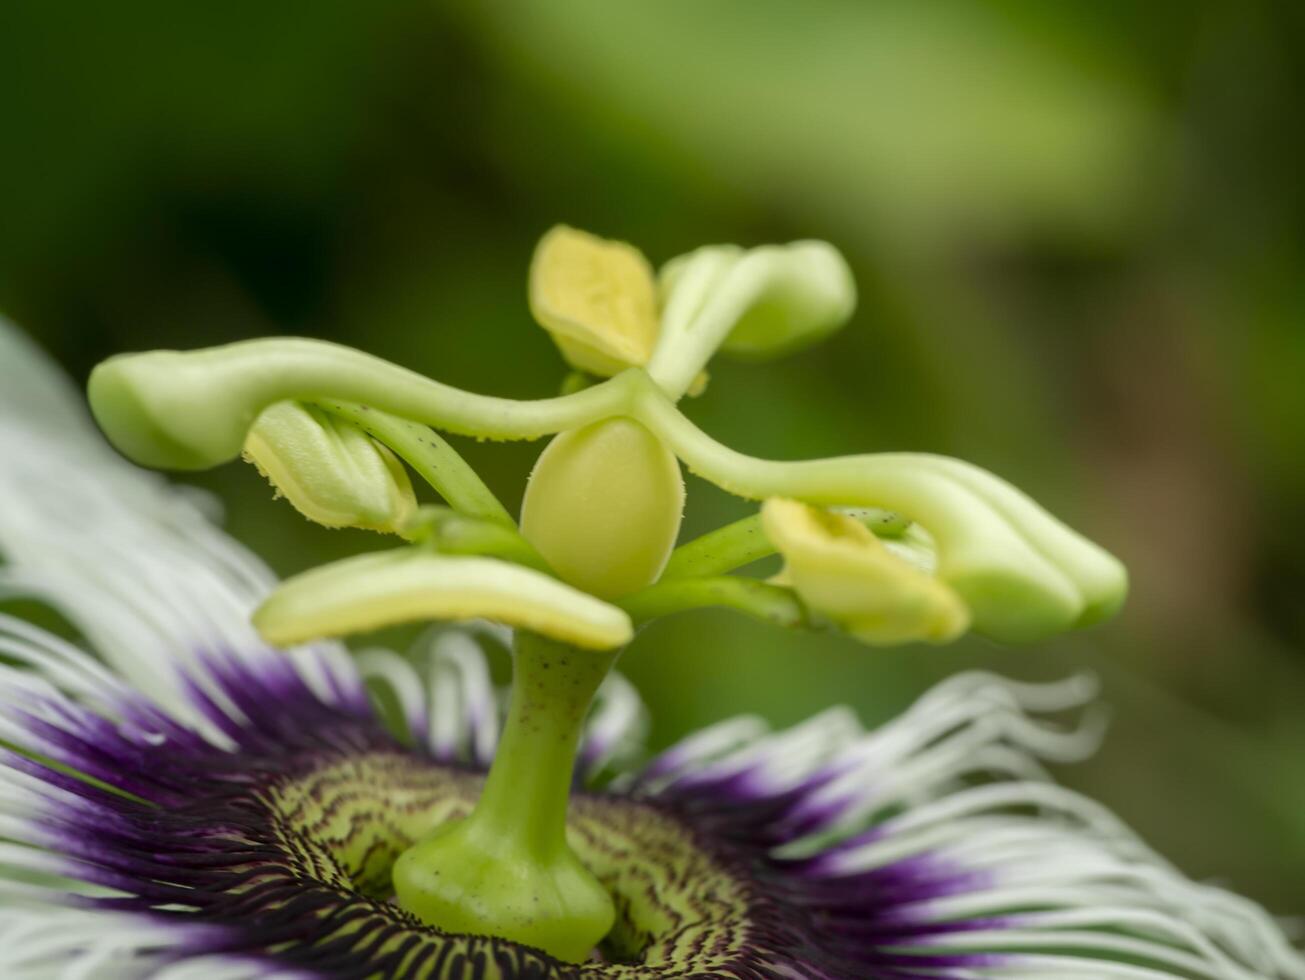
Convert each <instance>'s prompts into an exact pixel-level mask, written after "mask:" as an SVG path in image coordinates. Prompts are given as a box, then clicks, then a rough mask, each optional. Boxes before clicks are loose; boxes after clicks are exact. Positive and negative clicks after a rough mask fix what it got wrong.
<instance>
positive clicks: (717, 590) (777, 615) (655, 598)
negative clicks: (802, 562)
mask: <svg viewBox="0 0 1305 980" xmlns="http://www.w3.org/2000/svg"><path fill="white" fill-rule="evenodd" d="M616 604H617V605H618V606H620V607H621V608H622V609H624V610H625V611H626V612H627V613H629V614H630V618H631V619H632V620H633V621H634V622H635V624H636V625H638V624H639V623H646V622H648V621H649V620H653V619H657V618H658V617H660V616H668V615H670V614H671V613H677V612H684V611H686V610H689V609H702V608H705V607H708V606H719V607H722V608H726V609H733V610H735V611H737V612H741V613H746V614H747V615H749V616H754V617H756V618H757V619H761V620H764V621H766V622H768V623H772V624H774V625H776V626H783V627H786V628H795V627H799V626H807V625H809V622H808V617H807V612H806V609H805V608H804V607H803V605H802V602H801V600H800V599H798V597H797V595H796V594H794V592H793V590H792V589H787V588H784V587H782V586H778V585H772V584H770V583H769V582H763V581H761V580H759V579H754V578H741V577H738V576H733V575H719V576H713V577H710V578H675V579H666V578H663V579H662V580H661V581H660V582H658V583H657V584H656V585H650V586H648V588H646V589H641V590H640V591H638V592H635V593H634V594H633V595H629V596H626V597H625V598H624V599H620V600H618V601H617V603H616Z"/></svg>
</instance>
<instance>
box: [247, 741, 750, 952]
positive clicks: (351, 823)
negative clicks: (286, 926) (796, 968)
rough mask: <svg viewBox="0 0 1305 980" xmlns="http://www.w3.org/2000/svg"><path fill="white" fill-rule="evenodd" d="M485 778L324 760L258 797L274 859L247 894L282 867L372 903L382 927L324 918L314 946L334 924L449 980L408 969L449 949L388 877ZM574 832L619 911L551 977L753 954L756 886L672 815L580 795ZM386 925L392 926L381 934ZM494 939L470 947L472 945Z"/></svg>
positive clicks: (394, 762)
mask: <svg viewBox="0 0 1305 980" xmlns="http://www.w3.org/2000/svg"><path fill="white" fill-rule="evenodd" d="M483 782H484V779H483V777H482V776H481V775H480V774H478V773H474V772H469V771H466V770H460V769H454V768H450V767H446V766H442V765H437V764H435V763H427V762H422V761H419V760H417V759H415V758H414V757H413V756H411V755H407V754H405V753H402V752H397V751H395V752H385V751H374V752H371V753H368V754H365V755H356V756H350V757H347V758H340V759H336V760H330V761H327V762H324V763H322V764H320V765H319V766H318V767H317V768H315V769H313V770H311V771H309V772H307V773H303V774H300V775H296V776H288V777H285V778H283V779H280V780H278V781H277V782H275V783H273V784H272V785H271V786H269V787H268V788H266V789H264V790H262V791H260V794H259V795H260V797H261V802H262V803H263V805H264V806H265V807H266V811H267V815H268V817H269V818H270V827H269V831H270V838H271V840H272V841H274V842H275V843H274V847H273V848H272V852H273V853H270V854H268V856H267V858H266V863H267V868H266V872H265V874H260V875H254V876H252V877H251V878H250V879H249V884H248V885H247V886H246V887H248V888H250V889H254V888H257V887H259V886H260V885H263V884H265V883H267V882H270V881H272V880H274V879H277V878H283V877H284V875H285V873H286V872H287V871H288V872H289V873H290V874H291V875H292V876H293V877H294V878H296V879H298V880H300V881H301V882H313V883H316V884H319V885H323V886H326V887H327V888H328V889H330V890H331V891H332V892H334V893H335V894H336V896H337V898H338V902H339V903H340V904H341V905H343V904H346V903H348V902H350V900H352V899H359V900H363V899H365V900H369V901H367V902H366V904H367V905H372V904H373V903H375V906H376V907H375V908H373V910H372V911H373V913H375V914H376V915H377V916H378V918H377V925H376V928H374V929H370V930H369V929H367V928H366V927H365V926H360V925H358V924H357V917H356V916H346V915H340V914H338V913H335V911H334V909H332V910H330V911H328V910H326V909H323V910H322V920H323V927H322V931H323V935H322V936H321V938H320V940H319V942H321V943H327V942H329V941H333V940H336V939H338V938H339V937H338V936H335V935H333V933H332V930H331V927H330V925H329V923H330V922H332V921H340V922H342V923H345V922H349V923H353V925H352V926H351V927H348V928H352V929H353V930H355V931H356V932H357V940H356V943H355V946H356V947H358V948H361V947H363V946H365V945H367V944H370V945H371V946H372V947H374V949H375V950H376V951H377V952H381V951H384V952H386V953H389V954H393V953H396V952H397V951H399V950H404V949H406V950H407V952H406V953H405V954H404V956H403V959H402V961H401V962H399V963H395V966H397V967H398V969H397V970H396V972H395V973H394V974H393V975H396V976H409V975H412V976H423V975H425V976H429V977H432V978H434V977H441V976H444V975H445V974H444V973H441V972H438V971H436V972H431V973H428V974H422V973H420V972H412V973H410V972H409V970H410V969H412V968H413V965H414V964H418V963H421V962H423V959H422V957H423V956H424V955H425V954H424V952H423V951H424V950H426V949H427V947H430V946H438V947H439V948H441V949H442V948H445V947H448V946H449V939H448V938H446V937H445V935H444V934H443V933H441V932H440V931H438V930H435V929H432V928H430V927H427V926H423V925H418V924H416V923H415V922H414V921H413V920H411V919H410V918H408V917H407V916H406V915H404V914H403V913H402V912H400V911H399V910H398V909H397V908H395V907H394V906H393V905H392V904H390V902H389V900H390V899H391V898H392V892H391V890H390V888H389V877H390V870H391V867H392V865H393V863H394V861H395V859H396V858H397V857H398V855H399V854H400V853H402V852H403V851H404V849H405V848H407V847H408V846H409V845H410V844H411V843H412V841H414V840H417V839H420V838H422V837H424V836H427V835H429V834H431V833H432V832H434V831H436V830H438V829H439V828H440V827H441V826H444V825H447V824H450V823H452V822H454V821H457V820H459V819H461V818H464V817H465V816H466V815H467V814H468V813H469V812H470V811H471V809H472V807H473V805H474V804H475V802H476V800H477V798H478V797H479V796H480V794H481V790H482V786H483ZM567 829H568V838H569V840H570V843H571V846H572V848H573V849H574V850H575V852H576V854H577V855H578V856H579V857H580V858H581V859H582V860H583V861H584V863H585V865H586V866H587V867H588V868H589V869H590V870H591V871H592V872H593V874H594V875H595V876H596V877H597V878H598V880H599V881H600V882H601V883H602V885H603V887H604V888H605V889H606V890H607V891H608V893H609V894H611V895H612V897H613V899H614V902H615V905H616V912H617V914H616V924H615V926H614V927H613V929H612V930H611V932H610V933H609V934H608V935H607V937H606V938H605V939H604V940H603V942H602V943H601V944H600V946H599V948H598V949H597V950H596V952H595V959H594V960H593V961H591V962H589V963H584V964H580V965H577V966H575V967H574V968H565V967H562V966H561V965H560V964H554V966H556V967H557V969H559V970H564V969H565V970H569V969H574V970H575V971H576V972H575V973H559V974H557V975H559V976H577V977H580V976H585V977H636V976H642V977H647V976H649V973H648V972H647V971H648V969H649V968H656V969H659V970H660V969H664V970H666V971H668V975H675V976H683V975H686V974H694V975H696V974H699V973H710V972H711V971H713V970H719V969H723V968H725V967H727V966H728V965H729V964H730V963H731V962H735V961H736V960H737V958H738V957H740V956H743V955H745V953H746V951H747V949H748V946H749V943H750V942H752V941H753V937H752V936H751V929H750V913H751V910H752V908H753V906H754V904H755V902H756V900H757V898H758V896H757V893H756V887H755V885H754V884H753V883H752V882H751V881H750V880H749V879H748V877H747V875H746V873H744V871H743V868H742V865H741V863H739V862H738V861H737V860H736V859H733V858H732V857H731V856H730V855H729V854H727V853H724V852H722V851H720V849H719V846H711V847H709V846H707V845H706V844H705V843H704V842H703V841H701V840H700V839H699V837H698V836H697V835H696V834H695V833H694V832H693V831H691V830H690V829H689V828H688V827H687V826H686V825H685V824H684V823H682V822H681V821H680V820H679V819H678V818H677V817H676V816H675V815H674V814H673V813H671V812H670V811H668V810H666V809H664V808H662V807H659V806H655V805H651V804H648V803H642V802H637V801H632V800H625V799H619V798H616V797H611V796H605V795H601V794H577V795H576V796H575V798H574V799H573V801H572V806H571V810H570V817H569V822H568V828H567ZM382 903H383V904H382ZM264 911H270V910H264ZM381 919H385V920H388V921H386V922H384V925H383V926H382V925H381ZM341 928H346V927H345V926H343V925H342V927H341ZM367 933H370V935H368V934H367ZM492 942H494V941H493V940H486V939H483V938H480V937H471V936H468V937H466V944H467V945H468V949H470V947H471V945H475V944H485V943H492ZM539 955H540V959H541V961H543V960H544V958H543V957H542V954H539ZM391 962H392V963H393V962H394V961H391ZM532 975H533V974H532ZM544 975H551V974H544ZM654 975H656V974H654Z"/></svg>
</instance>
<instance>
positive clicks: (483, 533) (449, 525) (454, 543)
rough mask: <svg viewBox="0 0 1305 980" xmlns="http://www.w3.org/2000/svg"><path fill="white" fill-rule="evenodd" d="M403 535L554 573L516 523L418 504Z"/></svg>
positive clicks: (449, 550)
mask: <svg viewBox="0 0 1305 980" xmlns="http://www.w3.org/2000/svg"><path fill="white" fill-rule="evenodd" d="M403 537H404V538H405V539H406V540H408V541H412V542H413V543H418V544H422V543H424V544H429V545H431V546H432V547H433V548H434V549H435V550H436V551H438V552H439V553H440V554H443V555H484V556H486V557H489V558H502V559H503V560H504V561H510V562H513V563H515V564H517V565H524V566H525V567H526V568H533V569H535V570H536V571H540V572H545V573H547V574H549V575H552V574H553V571H552V569H551V568H549V567H548V562H546V561H544V559H543V558H542V557H541V556H540V554H539V552H538V551H536V550H535V548H534V546H533V545H531V543H530V542H529V541H527V540H526V539H525V538H523V537H522V536H521V535H520V533H518V531H517V529H516V527H515V526H513V527H504V526H503V525H502V524H500V523H498V522H497V521H491V520H486V519H483V518H477V517H468V516H466V515H465V514H459V513H457V512H456V511H453V510H450V509H449V508H448V507H435V506H426V507H421V508H419V509H418V511H417V516H416V518H415V519H414V520H413V521H412V523H411V524H410V525H409V526H408V527H407V528H406V529H405V530H404V532H403Z"/></svg>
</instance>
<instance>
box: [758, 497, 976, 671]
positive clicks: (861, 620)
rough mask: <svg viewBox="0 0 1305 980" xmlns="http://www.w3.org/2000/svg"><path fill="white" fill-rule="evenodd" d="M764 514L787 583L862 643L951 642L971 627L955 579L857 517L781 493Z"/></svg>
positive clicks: (764, 524) (764, 507)
mask: <svg viewBox="0 0 1305 980" xmlns="http://www.w3.org/2000/svg"><path fill="white" fill-rule="evenodd" d="M761 516H762V524H763V526H764V528H765V532H766V536H767V537H768V538H769V539H770V542H771V544H773V545H774V546H775V547H776V549H777V550H778V551H779V552H780V554H781V555H783V557H784V560H785V566H784V572H783V581H784V583H785V584H787V585H791V586H792V587H793V589H794V590H795V591H796V592H797V593H798V595H799V596H800V597H801V598H802V600H803V602H805V603H806V604H807V606H808V607H809V608H810V609H811V610H812V611H813V612H815V613H818V614H819V615H822V616H824V617H826V618H827V619H829V620H831V621H833V622H834V623H835V624H837V625H838V626H839V627H840V628H842V629H843V630H845V631H846V632H848V633H850V634H851V635H852V636H855V637H856V638H857V639H859V640H861V641H862V642H864V643H869V644H873V645H876V646H879V645H890V644H896V643H907V642H911V641H918V640H923V641H926V642H930V643H946V642H948V641H949V640H953V639H955V638H956V637H958V636H960V635H961V634H962V633H963V632H965V630H966V629H967V628H968V626H969V623H970V614H969V610H968V609H967V608H966V606H965V604H964V603H963V602H962V601H961V598H960V597H959V596H958V595H957V594H956V592H955V591H954V590H953V589H952V588H951V587H950V586H949V585H947V583H945V582H943V581H942V580H941V579H937V578H934V577H933V576H932V575H929V574H928V573H926V572H923V571H921V570H920V569H918V568H916V567H914V566H912V565H911V564H909V563H908V562H907V561H905V560H904V559H902V558H901V557H899V556H897V555H895V554H893V553H892V552H891V551H889V550H888V549H887V548H886V547H884V545H883V543H882V542H881V541H880V540H879V539H878V538H876V537H875V535H874V534H873V533H871V531H870V530H869V529H868V528H867V527H866V526H865V525H864V524H862V523H861V522H860V521H858V520H857V519H856V518H854V517H850V516H848V515H846V514H837V513H833V512H830V511H827V510H822V509H820V508H817V507H811V506H809V505H807V504H804V503H800V502H799V501H796V500H787V499H784V498H779V497H776V498H772V499H770V500H767V501H766V502H765V504H764V505H763V507H762V510H761Z"/></svg>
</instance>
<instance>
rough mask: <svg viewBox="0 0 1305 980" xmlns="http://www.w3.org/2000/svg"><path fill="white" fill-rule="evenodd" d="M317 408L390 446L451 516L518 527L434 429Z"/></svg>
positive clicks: (354, 409)
mask: <svg viewBox="0 0 1305 980" xmlns="http://www.w3.org/2000/svg"><path fill="white" fill-rule="evenodd" d="M317 404H318V405H320V406H321V407H322V408H325V409H326V410H327V411H330V412H332V413H333V414H335V415H339V416H340V417H341V418H345V419H348V420H349V421H350V422H353V423H354V424H355V425H357V426H359V427H360V428H362V429H363V430H364V431H366V432H367V433H368V434H369V435H371V436H372V437H373V438H374V439H377V440H379V441H380V442H382V443H384V444H385V445H387V446H389V448H390V449H391V450H393V452H394V453H395V454H396V455H397V456H399V457H400V458H402V459H403V461H404V462H406V463H407V464H408V465H409V466H411V467H412V468H413V470H415V471H416V473H417V475H418V476H420V477H421V478H422V479H423V480H425V481H426V482H427V483H428V484H430V486H431V488H432V489H433V490H434V491H435V492H436V493H438V494H439V495H440V496H441V497H443V498H444V499H445V500H446V501H447V502H448V505H449V506H450V507H452V508H453V509H454V510H456V511H458V512H460V513H462V514H466V515H467V516H468V517H480V518H484V519H485V520H488V521H493V522H495V523H497V524H502V525H505V526H507V527H511V528H515V527H516V521H514V520H513V519H512V515H511V514H509V513H508V511H507V508H506V507H504V506H503V505H502V504H501V503H500V502H499V499H498V497H496V496H494V491H492V490H490V488H489V487H488V486H486V485H485V481H484V480H482V479H481V478H480V476H479V475H478V474H477V473H476V471H475V470H473V469H472V468H471V467H470V466H469V465H467V461H466V460H464V459H463V458H462V456H461V455H459V454H458V451H457V450H456V449H454V448H453V447H452V446H450V445H449V443H448V441H447V440H446V439H445V438H444V437H443V436H441V435H440V434H439V433H438V432H436V431H435V430H434V429H431V428H430V427H429V426H425V425H421V424H420V423H417V422H410V421H408V420H407V419H404V418H399V417H397V416H394V415H391V414H389V413H388V412H383V411H381V410H380V409H377V408H371V407H370V406H367V405H356V404H353V403H351V402H339V401H329V402H328V401H319V402H318V403H317Z"/></svg>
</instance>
